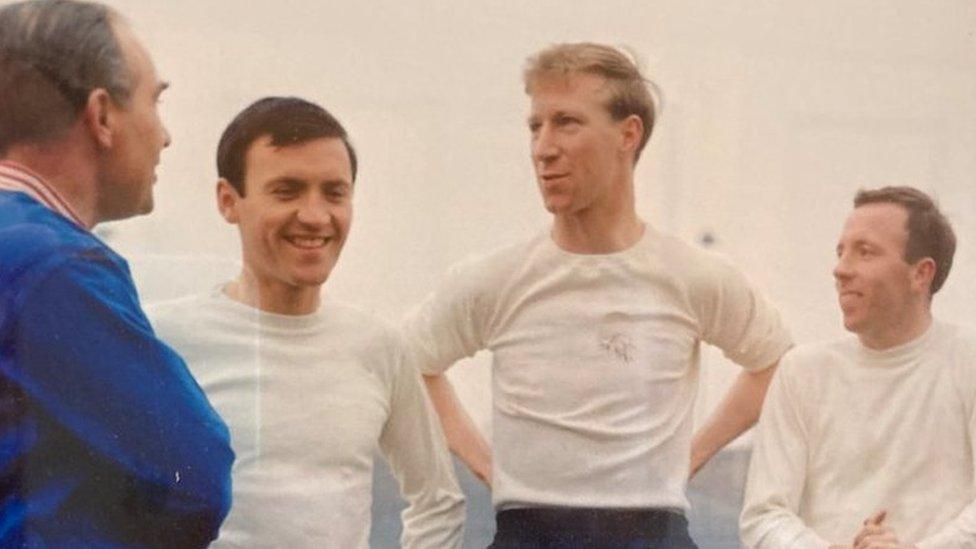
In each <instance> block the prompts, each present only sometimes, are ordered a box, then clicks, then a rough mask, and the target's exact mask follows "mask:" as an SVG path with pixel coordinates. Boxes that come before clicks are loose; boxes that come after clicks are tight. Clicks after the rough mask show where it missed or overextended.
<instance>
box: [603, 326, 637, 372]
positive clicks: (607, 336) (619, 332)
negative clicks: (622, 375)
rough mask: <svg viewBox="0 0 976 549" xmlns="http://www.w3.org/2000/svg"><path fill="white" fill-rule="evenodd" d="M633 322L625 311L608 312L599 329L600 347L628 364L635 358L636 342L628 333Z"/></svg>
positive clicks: (617, 359) (614, 357) (615, 358)
mask: <svg viewBox="0 0 976 549" xmlns="http://www.w3.org/2000/svg"><path fill="white" fill-rule="evenodd" d="M630 324H631V322H630V320H629V319H628V318H627V315H625V314H624V313H608V314H606V315H604V316H603V318H602V319H600V326H599V327H598V329H597V333H598V337H599V342H600V347H601V348H602V349H603V351H604V352H605V353H607V354H608V355H610V357H611V358H613V359H614V360H616V361H618V362H623V363H626V364H629V363H631V362H632V361H633V360H634V353H635V351H636V349H635V347H634V342H633V340H632V339H631V337H630V334H629V333H628V328H631V326H630Z"/></svg>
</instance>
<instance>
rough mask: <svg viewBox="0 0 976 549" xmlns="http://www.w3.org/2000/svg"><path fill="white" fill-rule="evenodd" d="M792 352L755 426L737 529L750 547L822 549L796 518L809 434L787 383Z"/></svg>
mask: <svg viewBox="0 0 976 549" xmlns="http://www.w3.org/2000/svg"><path fill="white" fill-rule="evenodd" d="M789 358H790V355H789V354H788V355H786V357H784V358H783V362H782V364H781V366H780V369H779V371H778V372H777V373H776V375H775V377H774V378H773V382H772V384H771V386H770V388H769V393H768V394H767V395H766V401H765V404H764V406H763V411H762V415H761V417H760V418H759V426H758V428H757V429H756V438H755V445H754V447H753V450H752V460H751V462H750V463H749V477H748V480H747V482H746V492H745V500H744V502H743V506H742V515H741V517H740V518H739V527H740V529H741V534H742V543H743V544H744V546H745V547H746V548H748V549H807V548H809V549H814V548H815V549H825V548H826V547H827V546H829V545H830V543H828V542H827V541H825V540H823V539H822V538H821V537H820V536H818V535H817V534H816V532H814V531H813V530H812V529H810V528H809V527H807V525H806V524H804V522H803V520H801V519H800V517H799V516H797V512H798V510H799V505H800V497H801V496H802V494H803V487H804V484H805V482H806V474H807V450H808V444H807V441H808V435H809V433H808V432H807V429H806V425H805V422H804V418H803V416H802V412H801V410H800V409H799V407H798V406H797V403H798V400H797V396H798V395H796V394H795V392H794V391H792V390H791V387H790V381H791V380H790V374H791V372H790V367H789Z"/></svg>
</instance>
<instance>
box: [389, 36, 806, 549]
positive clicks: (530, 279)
mask: <svg viewBox="0 0 976 549" xmlns="http://www.w3.org/2000/svg"><path fill="white" fill-rule="evenodd" d="M525 87H526V92H527V94H528V95H529V97H530V99H531V108H530V113H529V117H528V128H529V132H530V134H531V140H532V141H531V157H532V162H533V165H534V167H535V171H536V178H537V182H538V187H539V191H540V193H541V194H542V199H543V203H544V205H545V208H546V209H547V210H548V211H549V212H550V213H551V214H552V215H553V223H552V225H551V227H549V228H547V229H546V230H545V231H542V232H540V233H539V234H538V235H536V236H534V237H533V238H531V239H529V240H527V241H525V242H522V243H519V244H516V245H514V246H509V247H506V248H503V249H501V250H499V251H497V252H494V253H490V254H488V255H485V256H484V257H480V258H477V259H473V260H470V261H466V262H464V263H462V264H460V265H458V266H456V267H455V268H454V269H452V270H451V272H450V274H449V275H448V277H447V279H446V280H445V281H444V282H443V285H442V287H441V288H440V289H439V290H438V291H436V292H435V293H434V294H432V295H431V296H430V297H429V298H428V299H427V300H426V301H425V302H424V303H423V304H422V305H421V306H420V307H419V308H418V309H417V310H416V311H415V312H414V313H413V314H412V315H411V317H410V318H408V320H407V322H406V327H405V331H406V334H407V340H408V344H410V346H411V351H410V355H411V360H412V361H414V362H415V363H416V364H417V365H418V367H419V368H421V370H422V371H423V373H424V374H425V375H426V376H427V377H426V380H427V384H428V389H429V391H430V394H431V396H432V400H433V402H434V405H435V407H436V408H437V411H438V413H439V415H440V417H441V420H442V423H443V425H444V428H445V432H446V434H447V437H448V441H449V443H450V445H451V448H452V450H454V452H455V453H457V454H458V455H459V456H460V457H461V458H462V459H463V460H464V461H465V462H466V463H467V464H468V465H469V467H471V468H472V470H473V471H474V472H475V473H476V474H478V475H479V476H480V477H481V478H482V479H484V480H485V481H486V482H488V483H490V484H491V487H492V492H493V493H492V500H493V504H494V506H495V508H496V511H497V526H498V528H497V533H496V537H495V541H494V545H493V547H500V548H501V547H601V548H603V547H668V548H686V547H694V543H693V542H692V541H691V539H690V538H689V536H688V531H687V521H686V520H685V517H684V514H685V512H686V511H687V510H688V508H689V503H688V500H687V497H686V495H685V485H686V482H687V479H688V476H689V474H690V473H693V472H694V471H696V470H697V469H698V468H699V467H701V466H702V464H704V463H705V462H706V461H707V460H708V459H709V458H710V457H711V456H712V455H713V454H714V453H715V452H717V451H718V450H719V449H720V448H721V447H723V446H724V445H725V444H727V443H728V442H729V441H731V440H732V439H734V438H735V437H736V436H737V435H738V434H740V433H741V432H742V431H744V430H745V429H747V428H748V427H749V426H750V425H752V423H753V422H754V421H755V419H756V417H757V416H758V414H759V410H760V407H761V403H762V399H763V395H764V393H765V390H766V387H767V385H768V383H769V380H770V378H771V376H772V372H773V370H774V368H773V366H774V365H775V364H776V362H777V361H778V360H779V357H780V356H781V355H782V354H783V353H784V352H785V350H786V349H787V348H788V347H789V346H790V344H791V343H790V337H789V335H788V334H787V332H786V330H785V328H784V327H783V324H782V322H781V321H780V318H779V316H778V314H777V313H776V312H775V310H774V309H773V308H772V307H770V306H769V305H768V304H767V303H766V301H765V300H764V299H763V298H762V297H761V296H760V294H759V293H758V292H756V291H755V290H754V289H753V288H752V287H751V286H750V285H749V284H748V283H747V282H746V280H745V279H744V277H743V276H742V275H741V274H740V273H739V271H738V270H737V269H736V268H734V267H733V266H732V265H731V264H730V263H729V262H728V261H726V260H725V259H723V258H721V257H719V256H716V255H714V254H712V253H708V252H705V251H702V250H700V249H697V248H695V247H692V246H690V245H688V244H686V243H684V242H682V241H680V240H678V239H676V238H674V237H672V236H669V235H667V234H664V233H662V232H659V231H658V230H657V229H655V228H653V227H652V226H651V225H650V224H648V223H645V222H644V221H643V220H642V219H641V218H640V217H639V216H638V214H637V212H636V208H635V199H634V165H635V164H636V162H637V159H638V157H639V156H640V153H641V150H642V149H643V147H644V145H645V144H646V143H647V141H648V138H649V137H650V134H651V128H652V126H653V123H654V103H653V101H652V97H651V94H650V93H649V91H648V88H647V83H646V81H645V79H644V78H643V77H642V76H641V74H640V71H639V70H638V69H637V67H636V66H635V65H634V63H633V62H632V61H631V60H630V59H628V57H627V56H625V55H623V54H621V53H620V52H619V51H617V50H615V49H614V48H611V47H607V46H603V45H599V44H589V43H583V44H560V45H556V46H553V47H551V48H549V49H546V50H544V51H542V52H541V53H539V54H538V55H536V56H534V57H533V58H531V59H530V60H529V63H528V66H527V68H526V71H525ZM703 341H704V342H707V343H711V344H714V345H717V346H718V347H720V348H721V349H722V350H723V351H725V354H726V355H727V356H728V357H729V358H731V359H732V360H734V361H735V362H737V363H739V364H740V365H742V366H743V367H744V368H745V370H744V371H743V372H742V373H741V374H740V376H739V377H738V379H737V381H736V382H735V385H734V386H733V388H732V389H731V391H730V392H729V394H728V396H727V397H726V399H725V400H724V402H723V403H722V404H721V405H720V406H719V408H718V410H717V411H716V412H715V415H714V416H713V417H712V418H711V419H710V420H709V421H708V422H707V423H706V424H705V426H704V427H703V428H702V429H701V431H699V432H698V433H697V434H696V435H695V436H694V437H693V436H692V423H691V421H692V406H693V403H694V400H695V394H696V392H697V387H698V357H699V346H700V343H701V342H703ZM481 349H488V350H490V351H492V353H493V361H494V362H493V372H492V376H493V379H492V388H493V399H492V400H493V421H492V423H493V451H490V450H489V448H488V444H487V443H486V442H485V441H484V440H483V439H482V437H481V435H480V434H479V433H478V432H477V430H476V429H475V428H474V426H473V425H472V424H471V421H470V419H469V418H468V417H467V415H466V414H465V412H464V411H463V409H462V408H461V406H460V404H459V403H458V401H457V399H456V397H455V396H454V393H453V390H452V388H451V386H450V384H449V383H448V381H447V380H446V379H445V377H444V376H443V373H444V371H445V370H446V369H447V368H448V367H450V366H451V364H453V363H454V362H455V361H456V360H458V359H460V358H462V357H465V356H470V355H472V354H474V353H475V352H477V351H478V350H481Z"/></svg>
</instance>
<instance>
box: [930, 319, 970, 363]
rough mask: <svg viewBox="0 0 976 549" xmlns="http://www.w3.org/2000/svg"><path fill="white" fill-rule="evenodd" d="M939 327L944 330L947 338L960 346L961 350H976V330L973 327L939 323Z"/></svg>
mask: <svg viewBox="0 0 976 549" xmlns="http://www.w3.org/2000/svg"><path fill="white" fill-rule="evenodd" d="M938 327H939V329H941V330H942V332H943V334H944V335H945V337H946V338H947V339H948V340H950V341H952V342H953V343H954V344H956V345H958V346H960V347H961V350H968V351H973V350H976V328H974V327H973V326H966V325H962V324H953V323H949V322H939V323H938ZM971 356H976V355H971Z"/></svg>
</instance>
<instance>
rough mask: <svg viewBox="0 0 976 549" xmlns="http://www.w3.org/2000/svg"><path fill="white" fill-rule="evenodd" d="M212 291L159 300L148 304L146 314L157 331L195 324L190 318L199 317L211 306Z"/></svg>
mask: <svg viewBox="0 0 976 549" xmlns="http://www.w3.org/2000/svg"><path fill="white" fill-rule="evenodd" d="M213 300H214V297H213V295H212V292H205V293H199V294H191V295H186V296H183V297H178V298H176V299H170V300H166V301H158V302H155V303H150V304H148V305H146V308H145V309H146V316H148V317H149V320H150V321H151V322H152V324H153V327H154V328H155V329H156V330H157V331H172V330H173V329H179V328H180V326H187V325H193V323H192V322H187V321H188V320H193V319H198V318H199V317H200V316H201V315H202V314H204V313H205V312H206V311H208V310H210V309H211V308H210V307H209V306H208V304H209V303H210V302H212V301H213Z"/></svg>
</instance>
